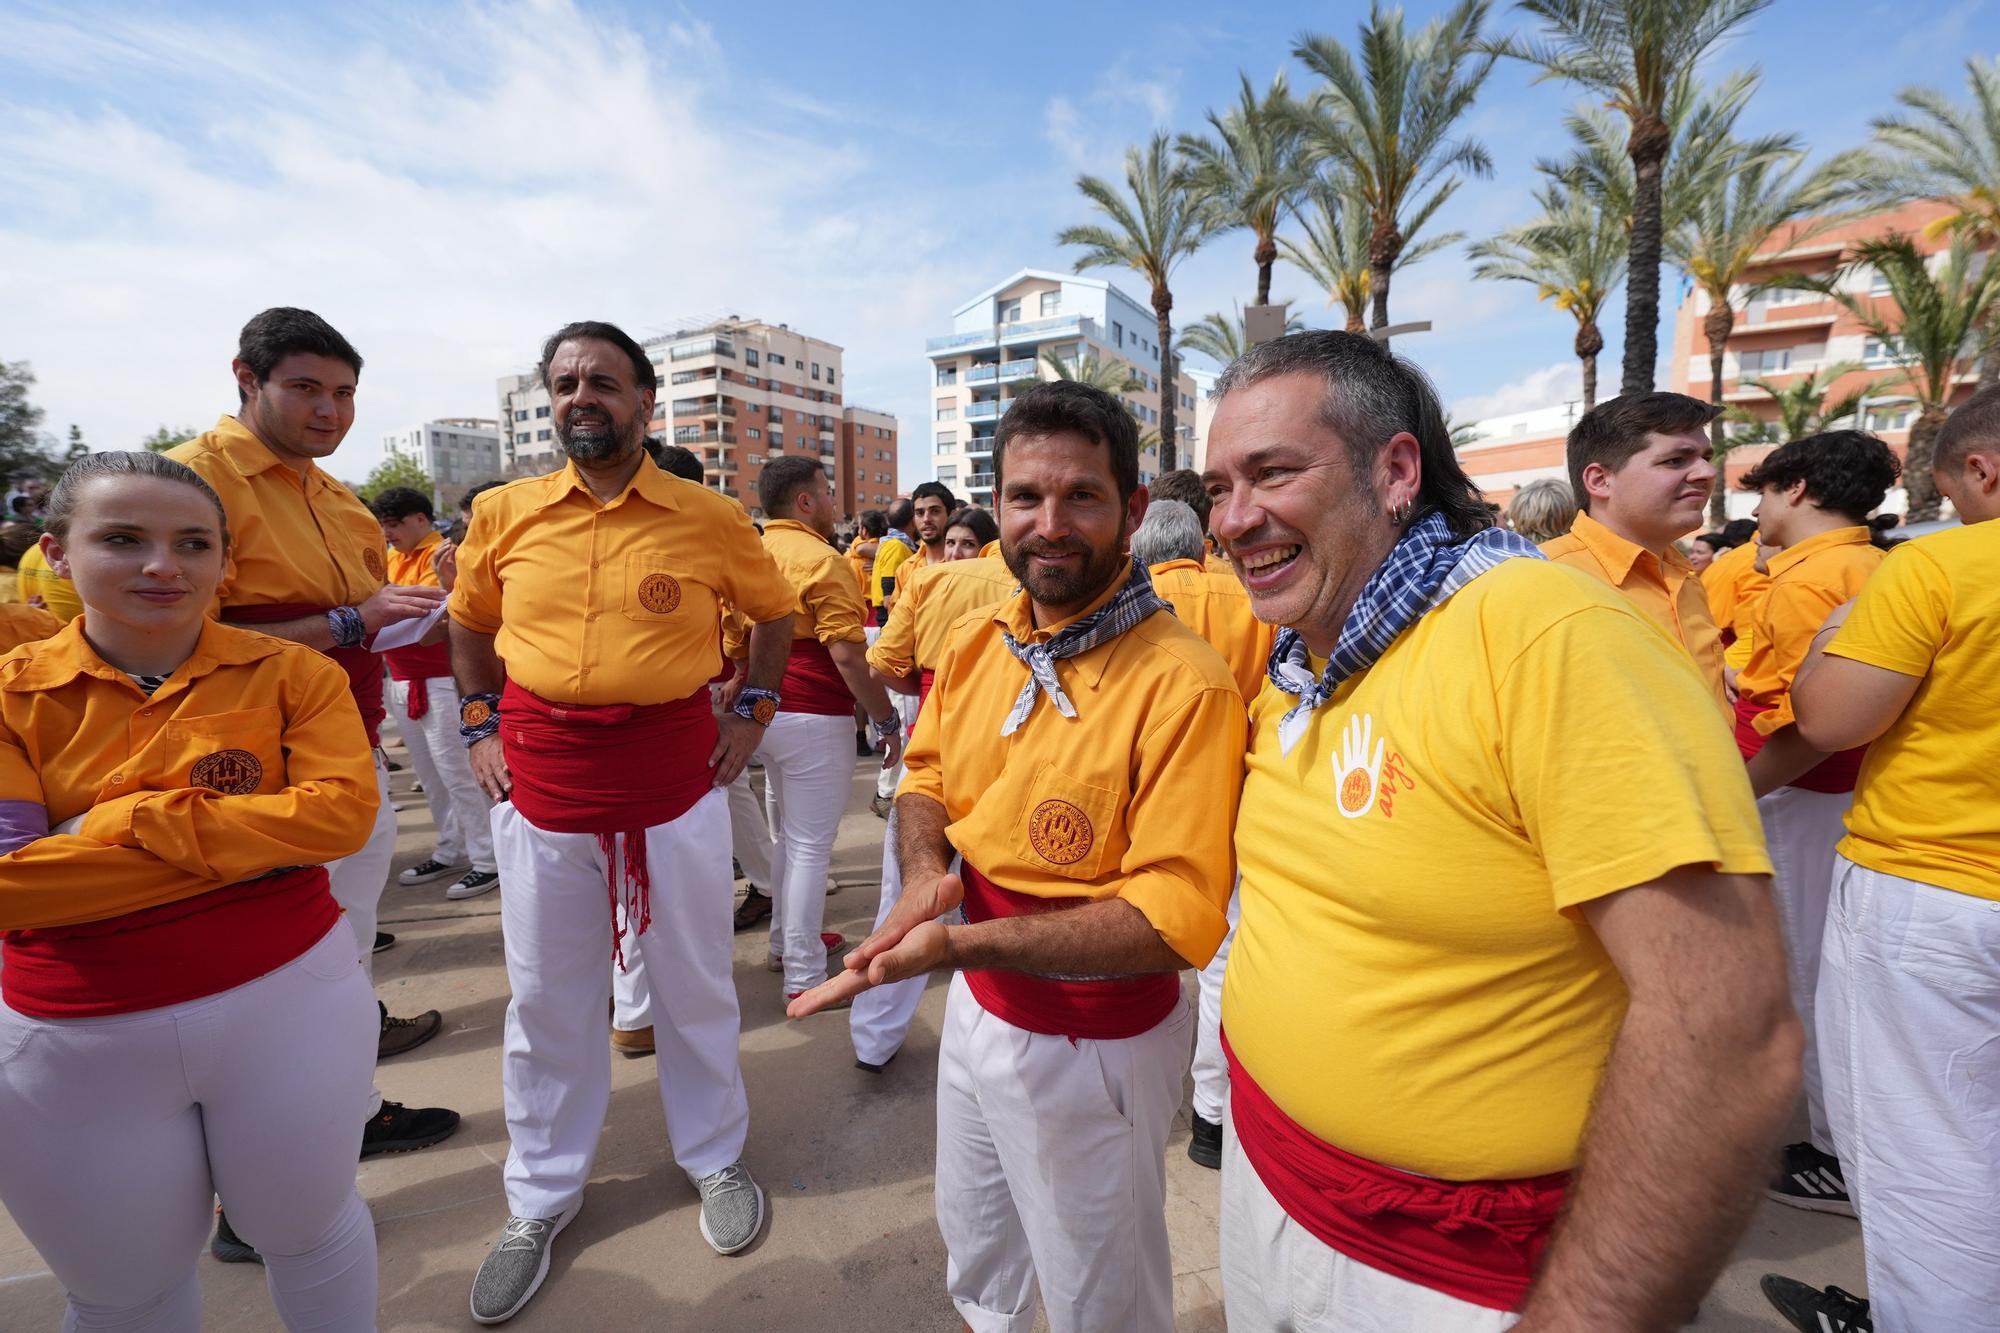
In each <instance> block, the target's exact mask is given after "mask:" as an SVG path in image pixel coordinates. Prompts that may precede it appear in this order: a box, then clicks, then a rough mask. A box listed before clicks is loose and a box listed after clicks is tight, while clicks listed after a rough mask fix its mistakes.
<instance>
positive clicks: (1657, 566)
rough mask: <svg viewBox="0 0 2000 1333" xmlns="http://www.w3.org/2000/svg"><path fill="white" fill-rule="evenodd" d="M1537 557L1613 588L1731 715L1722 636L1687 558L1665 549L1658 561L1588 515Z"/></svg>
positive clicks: (1706, 596)
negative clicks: (1684, 658) (1677, 649)
mask: <svg viewBox="0 0 2000 1333" xmlns="http://www.w3.org/2000/svg"><path fill="white" fill-rule="evenodd" d="M1542 554H1543V555H1545V556H1547V557H1548V558H1549V559H1551V560H1553V561H1555V562H1556V563H1557V564H1559V565H1569V566H1571V567H1572V568H1575V569H1580V570H1582V571H1583V572H1584V573H1586V574H1588V575H1590V576H1591V577H1592V578H1595V579H1599V580H1602V581H1603V582H1605V583H1608V584H1610V585H1611V586H1612V587H1614V588H1616V589H1617V590H1618V591H1619V592H1620V593H1621V594H1623V596H1624V597H1625V600H1627V601H1629V602H1630V603H1632V605H1633V606H1635V607H1637V608H1638V610H1639V614H1640V615H1643V616H1644V617H1646V619H1647V620H1650V621H1651V622H1653V624H1655V625H1657V626H1659V627H1660V629H1661V630H1662V631H1663V632H1664V633H1665V634H1666V636H1667V637H1668V638H1670V639H1672V640H1673V641H1674V642H1675V643H1678V644H1679V645H1680V646H1681V648H1682V649H1683V650H1684V651H1685V652H1686V653H1687V655H1688V658H1689V660H1691V661H1692V662H1693V663H1694V665H1695V670H1697V671H1698V672H1700V673H1701V678H1702V680H1703V682H1704V683H1706V684H1707V685H1708V688H1709V691H1710V693H1712V694H1714V696H1715V706H1716V707H1717V708H1719V709H1721V710H1722V712H1723V714H1724V716H1732V715H1733V714H1732V713H1731V710H1730V704H1729V691H1728V689H1727V687H1726V686H1725V685H1724V684H1723V679H1722V633H1721V631H1720V630H1718V629H1716V627H1715V619H1714V617H1713V616H1711V615H1710V614H1709V611H1708V593H1707V591H1706V590H1705V589H1704V588H1703V587H1702V583H1701V579H1700V578H1699V577H1698V576H1697V575H1696V574H1695V572H1694V566H1693V565H1691V564H1689V563H1688V560H1687V557H1686V556H1684V555H1682V554H1681V553H1680V552H1679V551H1676V550H1673V549H1672V548H1669V549H1668V551H1667V555H1666V559H1664V560H1662V559H1661V558H1660V557H1658V556H1656V555H1654V554H1653V553H1652V552H1651V551H1649V550H1647V549H1646V548H1645V547H1643V546H1641V545H1639V544H1638V543H1637V542H1634V541H1628V540H1627V539H1625V538H1624V537H1621V536H1619V535H1618V534H1617V533H1615V532H1613V531H1612V530H1611V529H1610V528H1607V527H1605V526H1604V524H1602V523H1600V522H1598V521H1597V520H1596V519H1594V518H1592V517H1591V516H1590V515H1589V514H1578V515H1577V516H1576V522H1575V523H1574V524H1573V525H1572V526H1571V527H1570V530H1569V531H1568V532H1566V533H1564V534H1563V535H1562V536H1560V537H1555V538H1552V539H1551V540H1549V541H1545V542H1543V543H1542Z"/></svg>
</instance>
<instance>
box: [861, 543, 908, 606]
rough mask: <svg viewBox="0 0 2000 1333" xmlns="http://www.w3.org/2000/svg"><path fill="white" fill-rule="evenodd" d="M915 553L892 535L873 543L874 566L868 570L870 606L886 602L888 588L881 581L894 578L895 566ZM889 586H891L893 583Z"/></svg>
mask: <svg viewBox="0 0 2000 1333" xmlns="http://www.w3.org/2000/svg"><path fill="white" fill-rule="evenodd" d="M915 554H916V552H914V551H912V550H911V549H910V548H909V547H907V546H905V545H904V544H903V543H901V542H899V541H897V540H896V539H895V538H894V537H884V538H883V539H882V540H881V541H879V542H877V543H875V567H874V568H873V569H871V570H869V571H868V604H869V605H870V606H882V605H884V604H886V603H887V602H888V600H889V589H887V588H884V587H883V586H882V585H883V581H884V580H886V579H894V578H895V577H896V569H897V567H898V566H900V565H901V564H902V563H903V562H904V561H905V560H908V559H909V558H910V557H911V556H913V555H915ZM891 586H892V587H893V584H892V585H891Z"/></svg>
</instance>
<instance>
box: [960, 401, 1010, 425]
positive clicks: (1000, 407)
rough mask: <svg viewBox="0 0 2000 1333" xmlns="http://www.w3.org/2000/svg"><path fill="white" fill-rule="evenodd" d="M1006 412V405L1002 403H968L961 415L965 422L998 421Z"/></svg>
mask: <svg viewBox="0 0 2000 1333" xmlns="http://www.w3.org/2000/svg"><path fill="white" fill-rule="evenodd" d="M1006 412H1007V404H1005V403H1002V402H991V403H970V404H968V405H967V406H966V409H965V412H964V413H963V415H964V417H965V419H966V420H967V421H998V420H999V419H1000V418H1001V417H1002V416H1004V415H1006Z"/></svg>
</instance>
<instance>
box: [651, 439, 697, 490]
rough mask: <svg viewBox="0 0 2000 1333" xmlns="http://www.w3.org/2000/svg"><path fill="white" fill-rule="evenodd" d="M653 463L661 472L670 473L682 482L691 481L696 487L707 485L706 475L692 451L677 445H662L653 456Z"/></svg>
mask: <svg viewBox="0 0 2000 1333" xmlns="http://www.w3.org/2000/svg"><path fill="white" fill-rule="evenodd" d="M653 461H654V462H655V463H658V464H659V465H660V470H661V471H662V472H671V473H672V474H673V475H674V476H676V477H679V478H680V479H681V480H682V481H691V482H693V483H694V484H695V485H697V486H706V485H707V484H708V474H707V473H706V472H704V471H703V470H702V466H701V460H700V459H699V458H696V457H695V455H694V450H692V449H687V448H683V447H682V446H681V445H678V444H663V445H661V446H660V449H659V452H658V453H656V454H654V455H653Z"/></svg>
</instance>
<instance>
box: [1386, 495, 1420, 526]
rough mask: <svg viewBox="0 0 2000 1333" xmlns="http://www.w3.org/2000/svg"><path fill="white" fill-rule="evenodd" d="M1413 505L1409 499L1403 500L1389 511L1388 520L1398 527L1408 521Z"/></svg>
mask: <svg viewBox="0 0 2000 1333" xmlns="http://www.w3.org/2000/svg"><path fill="white" fill-rule="evenodd" d="M1414 507H1415V506H1413V505H1412V504H1411V502H1410V501H1408V500H1405V501H1403V503H1401V504H1399V505H1397V506H1396V507H1395V508H1394V509H1391V510H1390V511H1389V521H1390V522H1391V523H1394V524H1395V525H1396V526H1397V527H1399V528H1400V527H1402V526H1403V525H1404V524H1405V523H1408V522H1409V521H1410V512H1411V510H1412V509H1413V508H1414Z"/></svg>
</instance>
